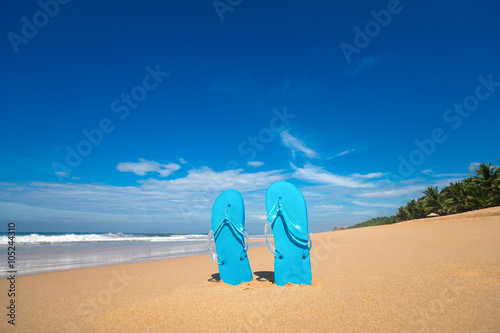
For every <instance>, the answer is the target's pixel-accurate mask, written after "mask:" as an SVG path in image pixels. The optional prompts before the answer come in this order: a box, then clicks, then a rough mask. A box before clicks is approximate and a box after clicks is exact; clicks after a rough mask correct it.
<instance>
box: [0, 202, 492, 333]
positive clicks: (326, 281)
mask: <svg viewBox="0 0 500 333" xmlns="http://www.w3.org/2000/svg"><path fill="white" fill-rule="evenodd" d="M470 213H475V212H468V213H464V214H469V215H466V216H465V215H460V214H458V215H454V216H445V217H437V218H433V219H425V220H415V221H407V222H402V223H396V224H392V225H382V226H376V227H371V228H358V229H347V230H343V231H342V232H326V233H318V234H313V235H312V240H313V248H312V251H311V263H312V269H313V283H312V285H311V286H296V285H287V286H284V287H278V286H276V285H275V284H273V283H272V279H273V267H274V263H273V261H274V258H273V256H272V255H271V254H270V252H269V251H268V249H267V248H266V247H265V246H261V247H254V248H251V249H249V251H248V257H249V260H250V264H251V268H252V272H253V273H254V280H253V281H251V282H248V283H243V284H241V285H239V286H229V285H226V284H225V283H223V282H220V281H218V274H217V273H218V268H217V264H216V263H215V262H213V261H212V260H211V258H210V257H209V256H208V255H200V256H191V257H182V258H174V259H165V260H158V261H147V262H139V263H131V264H120V265H113V266H101V267H92V268H81V269H73V270H66V271H59V272H53V273H43V274H36V275H29V276H22V277H18V278H17V279H16V290H17V291H18V295H16V305H17V308H16V326H17V328H18V329H21V330H23V331H44V332H45V331H56V330H57V331H68V332H72V331H76V332H79V331H81V332H95V331H104V332H113V331H149V332H161V331H165V330H168V331H186V330H191V331H193V330H195V331H225V330H227V331H234V330H236V331H242V332H253V331H276V330H280V331H285V332H291V331H301V330H309V331H331V330H333V331H347V332H359V331H381V332H382V331H389V332H400V331H420V330H432V331H468V330H469V331H475V332H483V331H498V330H499V329H500V323H499V322H498V318H499V317H500V297H499V296H500V208H499V207H497V208H494V209H488V210H485V211H477V212H476V214H470ZM457 217H458V218H457ZM7 289H8V281H7V280H6V279H2V280H0V295H2V296H1V297H0V305H2V306H4V305H5V306H7V302H8V299H7V297H6V296H7V295H6V294H7V293H6V292H4V291H7ZM278 312H279V316H278V315H277V313H278ZM7 319H8V318H7V317H6V316H4V319H3V320H2V322H0V330H1V331H6V330H7V329H9V328H10V327H8V326H10V325H8V324H7Z"/></svg>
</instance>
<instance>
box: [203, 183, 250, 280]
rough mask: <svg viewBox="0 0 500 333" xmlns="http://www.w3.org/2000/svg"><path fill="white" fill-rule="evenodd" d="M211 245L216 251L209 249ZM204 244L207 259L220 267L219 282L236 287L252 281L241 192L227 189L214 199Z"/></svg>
mask: <svg viewBox="0 0 500 333" xmlns="http://www.w3.org/2000/svg"><path fill="white" fill-rule="evenodd" d="M213 243H215V248H216V252H215V251H214V250H213V248H212V246H213ZM207 245H208V250H209V253H210V256H211V257H212V259H213V260H214V261H215V262H217V264H218V265H219V274H220V279H221V280H222V281H224V282H225V283H228V284H232V285H238V284H240V283H242V282H248V281H251V280H252V278H253V274H252V270H251V269H250V263H249V261H248V257H247V249H248V233H247V232H246V229H245V206H244V203H243V198H242V196H241V194H240V192H238V191H236V190H227V191H225V192H223V193H222V194H221V195H219V197H218V198H217V199H216V200H215V202H214V205H213V207H212V228H211V229H210V232H209V233H208V237H207Z"/></svg>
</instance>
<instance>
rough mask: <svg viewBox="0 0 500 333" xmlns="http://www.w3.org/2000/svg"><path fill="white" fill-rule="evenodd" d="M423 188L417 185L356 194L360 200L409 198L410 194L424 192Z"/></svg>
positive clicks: (424, 186)
mask: <svg viewBox="0 0 500 333" xmlns="http://www.w3.org/2000/svg"><path fill="white" fill-rule="evenodd" d="M425 188H426V185H423V184H419V185H411V186H405V187H402V188H397V189H379V190H377V191H374V192H362V193H358V194H357V196H358V197H360V198H373V199H377V198H379V199H380V198H384V199H387V198H397V197H400V196H405V195H406V196H409V195H411V194H415V193H419V192H420V193H421V192H422V191H424V190H425ZM420 196H422V195H420Z"/></svg>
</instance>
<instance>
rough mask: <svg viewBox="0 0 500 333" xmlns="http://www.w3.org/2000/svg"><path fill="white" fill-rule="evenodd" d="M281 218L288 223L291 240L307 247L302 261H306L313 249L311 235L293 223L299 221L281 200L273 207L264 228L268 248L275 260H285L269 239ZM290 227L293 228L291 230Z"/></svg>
mask: <svg viewBox="0 0 500 333" xmlns="http://www.w3.org/2000/svg"><path fill="white" fill-rule="evenodd" d="M280 216H282V217H283V218H284V220H285V221H286V223H285V227H286V228H287V229H288V231H289V232H288V234H289V235H290V236H291V238H293V240H294V241H295V242H296V243H298V244H300V245H302V246H304V247H305V248H304V250H303V251H302V259H306V258H307V257H308V256H309V252H310V250H311V247H312V240H311V236H310V235H309V233H307V232H304V230H303V228H301V226H300V224H299V223H294V222H293V221H294V220H295V221H296V222H299V220H298V219H297V218H296V217H295V216H294V215H293V214H292V212H290V210H289V209H288V207H287V206H286V205H285V204H284V203H282V202H281V201H280V200H278V202H277V203H276V204H275V205H274V206H273V208H272V209H271V211H270V212H269V216H268V218H267V221H266V225H265V228H264V229H265V230H264V231H265V234H266V243H267V247H268V248H269V250H270V251H271V252H272V253H273V255H274V257H275V258H278V259H282V258H283V256H282V255H281V253H280V252H279V251H278V249H276V247H274V246H273V245H272V244H270V242H269V239H268V231H269V229H272V228H273V227H274V224H275V222H276V220H277V219H278V217H280ZM289 226H292V228H290V227H289ZM293 230H295V231H298V232H299V233H300V234H301V236H304V237H303V238H305V239H303V238H300V237H297V236H296V235H295V234H294V232H293Z"/></svg>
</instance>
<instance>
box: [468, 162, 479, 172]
mask: <svg viewBox="0 0 500 333" xmlns="http://www.w3.org/2000/svg"><path fill="white" fill-rule="evenodd" d="M479 165H481V163H479V162H472V163H471V164H469V166H468V167H467V169H469V171H470V172H471V173H474V169H476V168H478V167H479Z"/></svg>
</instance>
